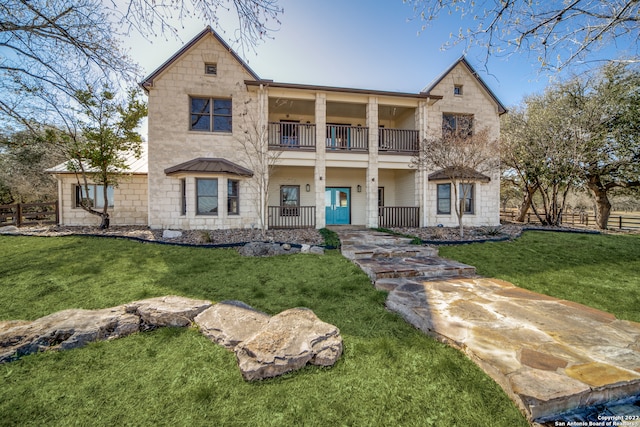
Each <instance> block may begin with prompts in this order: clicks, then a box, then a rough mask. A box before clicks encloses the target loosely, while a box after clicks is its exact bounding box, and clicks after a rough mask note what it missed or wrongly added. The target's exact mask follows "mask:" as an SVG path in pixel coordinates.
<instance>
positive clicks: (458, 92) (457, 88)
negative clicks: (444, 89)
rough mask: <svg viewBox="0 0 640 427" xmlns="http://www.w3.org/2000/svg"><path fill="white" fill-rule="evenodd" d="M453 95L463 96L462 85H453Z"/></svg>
mask: <svg viewBox="0 0 640 427" xmlns="http://www.w3.org/2000/svg"><path fill="white" fill-rule="evenodd" d="M453 94H454V95H457V96H462V85H453Z"/></svg>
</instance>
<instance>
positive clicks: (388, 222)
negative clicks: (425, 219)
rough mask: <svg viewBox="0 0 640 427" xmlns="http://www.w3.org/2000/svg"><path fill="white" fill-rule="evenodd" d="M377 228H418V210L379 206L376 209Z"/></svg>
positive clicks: (414, 208) (405, 207) (407, 207)
mask: <svg viewBox="0 0 640 427" xmlns="http://www.w3.org/2000/svg"><path fill="white" fill-rule="evenodd" d="M378 227H384V228H391V227H420V208H418V207H409V206H380V207H378Z"/></svg>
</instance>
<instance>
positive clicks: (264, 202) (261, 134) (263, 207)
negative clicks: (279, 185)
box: [255, 85, 273, 228]
mask: <svg viewBox="0 0 640 427" xmlns="http://www.w3.org/2000/svg"><path fill="white" fill-rule="evenodd" d="M257 122H258V123H257V125H258V138H259V142H258V144H259V145H258V146H259V147H260V153H259V155H260V156H261V158H262V161H260V162H258V164H259V165H264V167H263V168H262V170H260V171H255V172H256V174H260V175H261V176H257V177H256V179H258V185H257V187H258V192H259V193H260V194H258V197H259V198H260V202H259V203H260V205H259V206H258V212H256V215H257V216H258V217H260V221H262V223H263V224H265V226H266V227H265V228H269V207H268V206H269V184H270V180H271V176H269V172H270V169H272V168H271V167H270V166H271V164H272V163H273V161H272V160H271V159H270V158H269V89H268V88H266V87H264V86H263V85H260V88H259V89H258V118H257Z"/></svg>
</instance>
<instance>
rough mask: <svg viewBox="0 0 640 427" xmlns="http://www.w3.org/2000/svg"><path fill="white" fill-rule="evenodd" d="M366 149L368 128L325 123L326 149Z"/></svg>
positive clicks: (367, 146)
mask: <svg viewBox="0 0 640 427" xmlns="http://www.w3.org/2000/svg"><path fill="white" fill-rule="evenodd" d="M333 150H340V151H368V150H369V128H367V127H363V126H346V125H327V151H333Z"/></svg>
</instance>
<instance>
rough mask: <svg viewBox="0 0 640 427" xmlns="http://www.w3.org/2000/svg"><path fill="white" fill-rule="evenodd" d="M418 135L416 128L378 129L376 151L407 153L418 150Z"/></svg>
mask: <svg viewBox="0 0 640 427" xmlns="http://www.w3.org/2000/svg"><path fill="white" fill-rule="evenodd" d="M418 146H419V136H418V131H417V130H408V129H387V128H380V129H378V151H380V152H385V153H408V154H413V153H416V152H417V151H418Z"/></svg>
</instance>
